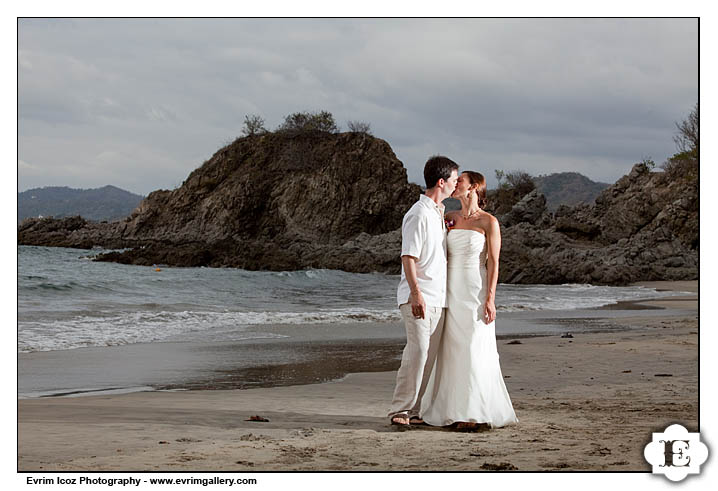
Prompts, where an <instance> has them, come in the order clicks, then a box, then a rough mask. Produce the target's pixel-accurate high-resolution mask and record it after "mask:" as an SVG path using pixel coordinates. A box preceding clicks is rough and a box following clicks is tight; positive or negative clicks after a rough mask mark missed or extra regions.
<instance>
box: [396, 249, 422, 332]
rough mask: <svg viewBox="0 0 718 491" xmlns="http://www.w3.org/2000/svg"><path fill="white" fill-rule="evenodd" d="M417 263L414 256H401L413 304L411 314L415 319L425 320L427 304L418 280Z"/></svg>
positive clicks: (410, 301)
mask: <svg viewBox="0 0 718 491" xmlns="http://www.w3.org/2000/svg"><path fill="white" fill-rule="evenodd" d="M416 261H418V259H417V258H415V257H414V256H401V265H402V266H404V276H406V282H407V283H408V284H409V290H410V291H411V293H410V295H409V303H410V304H411V313H412V314H414V317H416V318H419V319H424V318H425V316H426V302H425V301H424V296H423V295H422V294H421V290H420V289H419V281H418V280H417V279H416Z"/></svg>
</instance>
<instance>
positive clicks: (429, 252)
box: [396, 195, 447, 307]
mask: <svg viewBox="0 0 718 491" xmlns="http://www.w3.org/2000/svg"><path fill="white" fill-rule="evenodd" d="M401 255H402V256H414V257H415V258H417V259H418V261H416V279H417V281H418V284H419V290H421V294H422V296H423V297H424V301H425V302H426V306H427V307H446V261H447V255H446V227H445V225H444V206H443V205H441V206H439V205H437V204H436V203H435V202H434V200H432V199H431V198H429V197H428V196H426V195H421V196H420V197H419V201H417V202H416V203H414V205H413V206H412V207H411V208H410V209H409V211H407V212H406V215H404V220H403V222H402V224H401ZM410 294H411V290H410V288H409V283H408V282H407V281H406V273H405V272H404V266H403V265H402V267H401V280H400V281H399V288H398V289H397V292H396V300H397V302H398V304H399V305H402V304H405V303H407V302H408V301H409V295H410Z"/></svg>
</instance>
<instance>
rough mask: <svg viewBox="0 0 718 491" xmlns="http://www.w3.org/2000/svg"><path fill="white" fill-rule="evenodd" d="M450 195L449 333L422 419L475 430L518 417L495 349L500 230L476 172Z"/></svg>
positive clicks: (446, 330)
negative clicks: (454, 202) (454, 204)
mask: <svg viewBox="0 0 718 491" xmlns="http://www.w3.org/2000/svg"><path fill="white" fill-rule="evenodd" d="M452 197H454V198H457V199H458V200H459V201H461V211H456V212H449V213H447V216H446V218H447V221H449V222H451V221H453V222H454V223H453V227H452V228H451V229H450V231H449V235H448V237H447V246H448V255H449V263H448V280H447V281H448V285H447V306H448V309H447V312H446V321H445V324H444V333H443V335H442V339H441V346H440V347H439V354H438V357H437V359H436V364H435V365H434V370H433V372H432V374H431V377H430V379H429V383H428V386H427V388H426V392H425V395H424V398H423V399H422V404H421V407H422V411H421V418H422V419H423V420H424V421H425V422H426V423H428V424H430V425H434V426H446V425H452V424H454V423H456V427H457V429H460V430H465V431H471V430H475V429H478V427H479V424H482V423H483V424H488V425H489V426H491V427H499V426H504V425H506V424H509V423H516V422H518V419H517V418H516V414H515V413H514V409H513V407H512V405H511V399H510V398H509V394H508V392H507V391H506V385H504V379H503V376H502V374H501V367H500V365H499V354H498V351H497V349H496V331H495V326H494V319H495V318H496V305H495V303H494V302H495V296H496V284H497V282H498V277H499V251H500V249H501V232H500V230H499V222H498V220H497V219H496V218H495V217H494V216H493V215H491V214H490V213H487V212H485V211H484V210H483V209H482V208H483V207H484V206H485V205H486V180H485V179H484V176H482V175H481V174H479V173H478V172H471V171H466V172H463V173H462V174H461V176H459V180H458V182H457V184H456V189H455V190H454V193H453V194H452Z"/></svg>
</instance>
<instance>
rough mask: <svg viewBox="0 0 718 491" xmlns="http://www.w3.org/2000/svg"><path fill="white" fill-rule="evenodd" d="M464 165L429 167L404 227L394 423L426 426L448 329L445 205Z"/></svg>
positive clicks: (442, 161)
mask: <svg viewBox="0 0 718 491" xmlns="http://www.w3.org/2000/svg"><path fill="white" fill-rule="evenodd" d="M458 169H459V166H458V165H457V164H456V163H455V162H454V161H452V160H451V159H448V158H446V157H442V156H438V155H437V156H434V157H431V158H430V159H429V160H428V161H427V162H426V165H425V166H424V180H425V181H426V192H425V193H424V194H423V195H422V196H420V197H419V201H417V202H416V203H414V205H413V206H412V207H411V208H410V209H409V211H408V212H406V215H404V221H403V222H402V225H401V280H400V282H399V288H398V290H397V295H396V296H397V302H398V304H399V310H401V316H402V318H403V319H404V327H405V328H406V346H405V347H404V353H403V355H402V358H401V366H400V367H399V372H398V373H397V375H396V388H395V389H394V398H393V400H392V403H391V411H390V413H389V417H390V418H391V424H393V425H399V426H409V424H410V423H413V424H421V423H423V421H421V419H420V418H419V409H420V405H421V397H422V396H423V395H424V390H426V384H427V382H428V381H429V375H430V374H431V369H432V368H433V366H434V361H435V360H436V353H437V350H438V347H439V341H440V339H441V332H442V330H443V328H444V307H446V261H447V257H446V227H445V224H444V205H443V204H442V201H444V200H445V199H446V198H448V197H449V196H451V193H453V192H454V188H455V187H456V181H457V179H458Z"/></svg>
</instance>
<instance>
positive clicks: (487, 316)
mask: <svg viewBox="0 0 718 491" xmlns="http://www.w3.org/2000/svg"><path fill="white" fill-rule="evenodd" d="M494 320H496V305H495V304H494V301H493V300H492V299H486V303H484V323H486V324H491V323H492V322H494Z"/></svg>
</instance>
